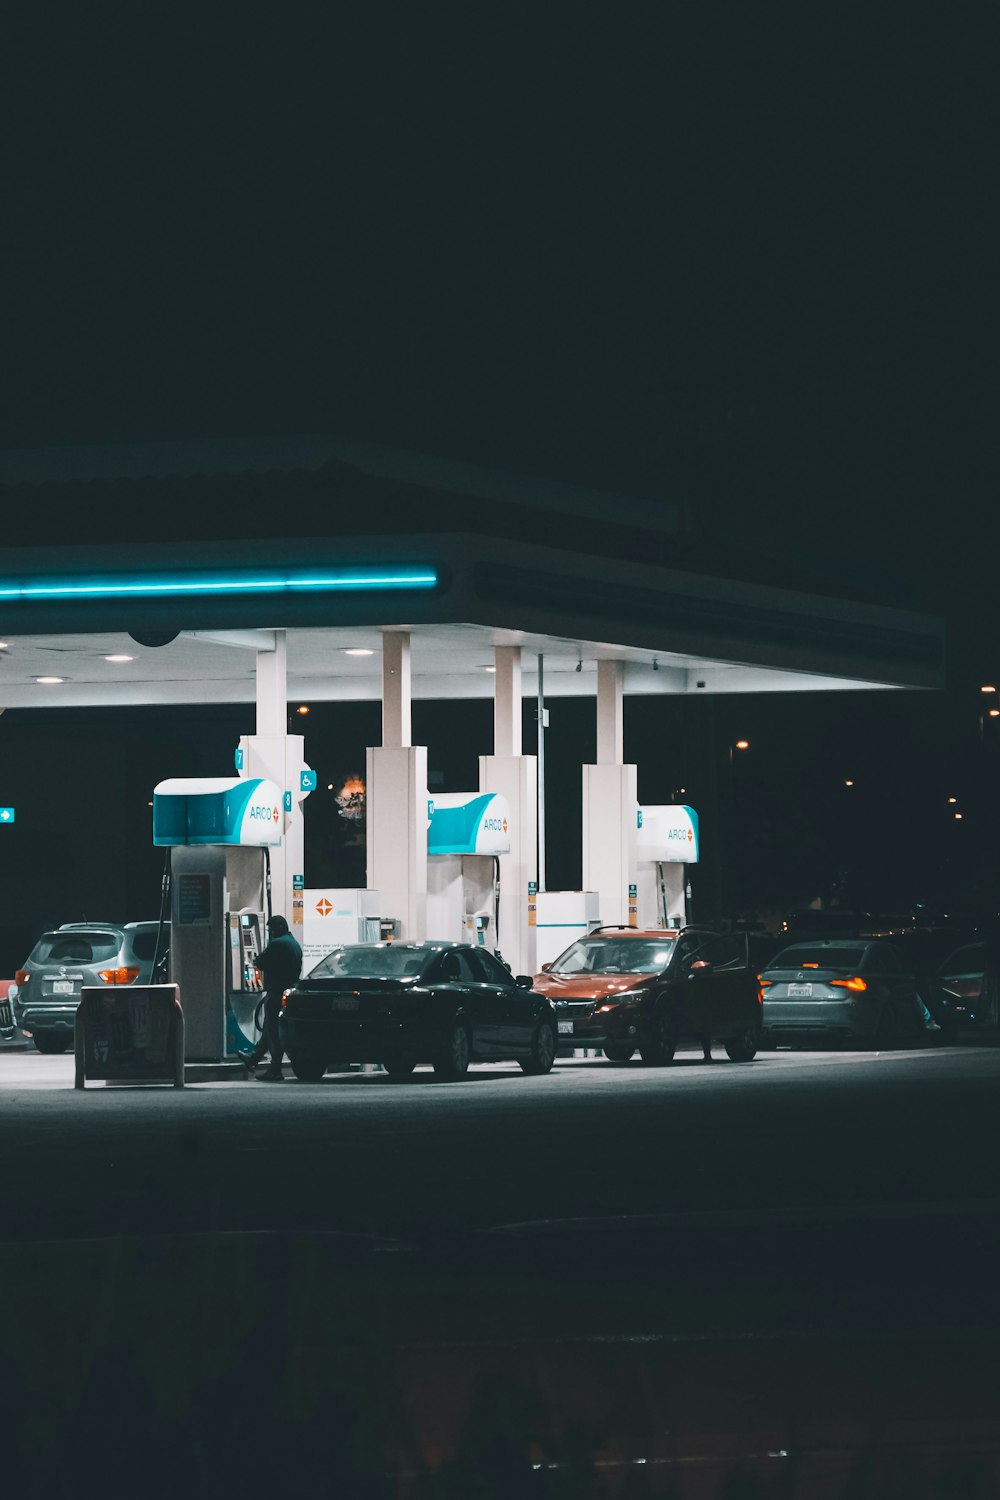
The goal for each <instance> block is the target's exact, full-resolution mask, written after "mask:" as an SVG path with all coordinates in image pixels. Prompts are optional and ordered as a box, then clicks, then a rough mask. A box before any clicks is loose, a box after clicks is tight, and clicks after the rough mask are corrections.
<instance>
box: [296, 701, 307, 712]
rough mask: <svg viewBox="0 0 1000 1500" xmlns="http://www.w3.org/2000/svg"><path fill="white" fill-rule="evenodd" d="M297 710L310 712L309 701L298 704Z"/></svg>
mask: <svg viewBox="0 0 1000 1500" xmlns="http://www.w3.org/2000/svg"><path fill="white" fill-rule="evenodd" d="M295 712H296V713H297V714H307V713H308V712H309V705H308V703H300V704H299V706H298V708H297V709H296V710H295Z"/></svg>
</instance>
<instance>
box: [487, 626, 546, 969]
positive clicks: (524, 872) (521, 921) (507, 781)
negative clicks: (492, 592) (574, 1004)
mask: <svg viewBox="0 0 1000 1500" xmlns="http://www.w3.org/2000/svg"><path fill="white" fill-rule="evenodd" d="M494 660H495V662H496V669H497V670H496V677H495V679H494V703H493V754H492V755H481V756H480V757H479V790H480V791H481V792H500V793H501V794H502V795H503V796H504V797H506V799H507V803H508V806H509V807H510V821H511V828H510V852H509V853H508V854H501V855H500V925H499V929H498V932H497V947H498V948H499V949H500V952H501V953H502V954H503V957H504V959H505V961H506V962H507V963H509V964H510V966H511V968H512V969H513V971H514V973H515V974H534V973H535V971H536V968H537V964H536V961H535V929H534V927H529V926H528V882H529V880H535V881H537V879H538V763H537V761H536V759H535V757H534V756H533V755H522V754H521V648H520V646H496V647H495V648H494Z"/></svg>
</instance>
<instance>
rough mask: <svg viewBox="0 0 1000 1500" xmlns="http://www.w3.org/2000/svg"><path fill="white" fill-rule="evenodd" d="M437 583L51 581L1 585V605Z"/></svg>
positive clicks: (329, 578)
mask: <svg viewBox="0 0 1000 1500" xmlns="http://www.w3.org/2000/svg"><path fill="white" fill-rule="evenodd" d="M437 582H438V575H437V573H436V572H435V571H434V569H432V568H428V569H426V570H425V571H423V572H412V573H410V572H388V571H385V572H382V571H380V570H379V569H377V568H375V569H370V570H369V571H367V572H364V573H329V574H326V575H324V576H322V577H295V576H293V575H284V574H281V575H276V576H275V575H272V576H270V577H259V576H257V577H255V576H253V575H246V576H241V575H238V574H233V575H232V576H230V577H226V578H204V577H200V576H198V575H190V576H188V577H179V578H168V579H164V580H162V581H158V580H156V579H153V578H140V579H123V580H117V579H116V580H114V581H111V580H99V579H90V580H89V581H87V582H83V583H59V582H55V581H52V582H44V583H23V584H0V599H62V598H67V597H69V598H76V599H101V598H121V597H123V596H125V595H129V596H137V595H138V596H142V595H147V596H149V595H155V594H249V593H258V594H261V593H264V594H266V593H270V594H280V593H284V592H294V591H298V590H301V591H303V592H327V593H329V592H336V591H339V590H343V591H345V592H350V591H359V590H362V589H432V588H435V587H436V586H437Z"/></svg>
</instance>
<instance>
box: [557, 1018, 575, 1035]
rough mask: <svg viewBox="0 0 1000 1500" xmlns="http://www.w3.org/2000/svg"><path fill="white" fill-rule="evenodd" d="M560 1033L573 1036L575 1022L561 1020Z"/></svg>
mask: <svg viewBox="0 0 1000 1500" xmlns="http://www.w3.org/2000/svg"><path fill="white" fill-rule="evenodd" d="M559 1035H560V1036H572V1035H573V1022H572V1021H560V1022H559Z"/></svg>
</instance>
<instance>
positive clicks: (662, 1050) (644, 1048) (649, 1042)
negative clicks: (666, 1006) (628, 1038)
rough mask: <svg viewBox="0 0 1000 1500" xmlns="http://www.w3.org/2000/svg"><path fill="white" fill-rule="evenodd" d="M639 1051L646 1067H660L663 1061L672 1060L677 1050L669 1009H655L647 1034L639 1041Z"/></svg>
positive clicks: (674, 1029) (675, 1032) (674, 1030)
mask: <svg viewBox="0 0 1000 1500" xmlns="http://www.w3.org/2000/svg"><path fill="white" fill-rule="evenodd" d="M639 1051H640V1053H641V1054H642V1060H643V1062H644V1063H646V1065H647V1066H648V1067H654V1068H660V1067H662V1066H663V1064H664V1063H668V1062H673V1060H674V1053H675V1052H676V1051H677V1031H676V1027H675V1026H674V1020H673V1017H672V1016H671V1015H670V1013H669V1011H667V1010H663V1009H661V1010H659V1011H657V1013H656V1015H655V1016H654V1017H653V1024H652V1026H651V1027H650V1031H649V1035H648V1037H647V1038H646V1039H645V1041H643V1042H641V1043H640V1046H639Z"/></svg>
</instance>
